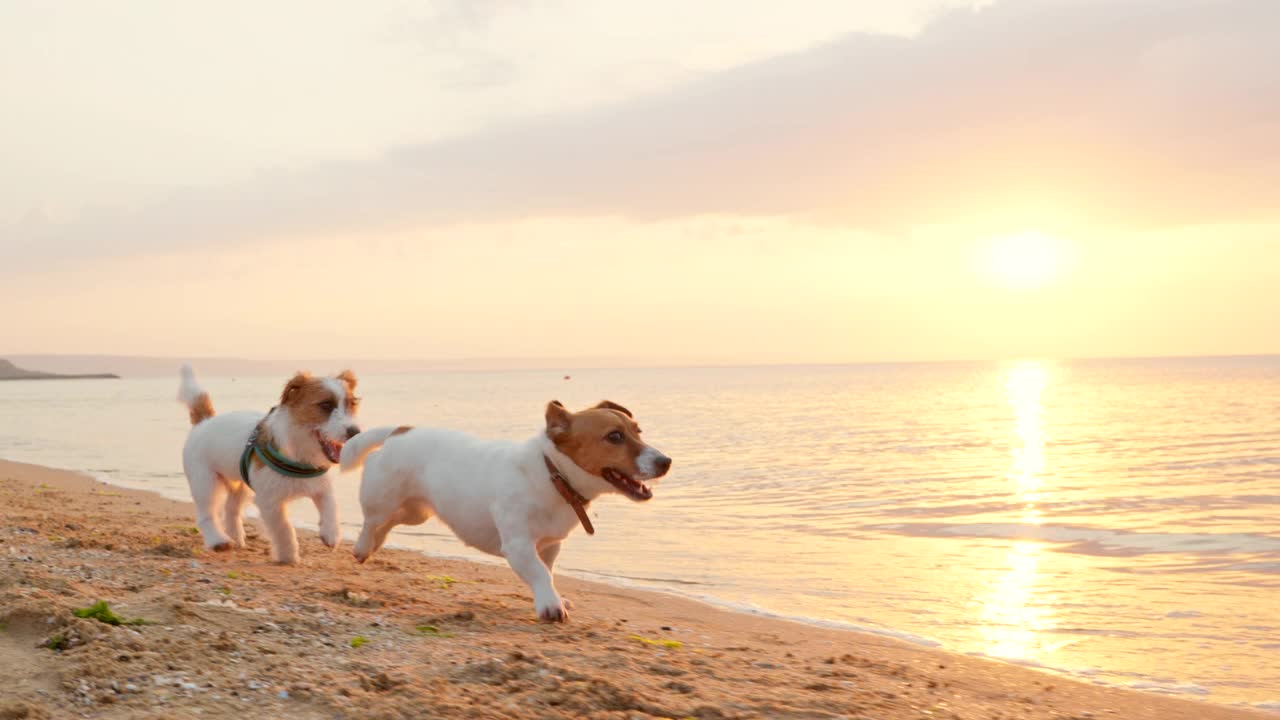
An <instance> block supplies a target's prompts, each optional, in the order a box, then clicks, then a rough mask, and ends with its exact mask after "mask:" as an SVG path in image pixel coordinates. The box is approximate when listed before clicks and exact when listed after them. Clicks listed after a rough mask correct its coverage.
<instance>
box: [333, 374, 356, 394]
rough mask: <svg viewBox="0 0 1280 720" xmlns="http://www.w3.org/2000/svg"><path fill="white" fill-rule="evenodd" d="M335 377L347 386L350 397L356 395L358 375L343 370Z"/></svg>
mask: <svg viewBox="0 0 1280 720" xmlns="http://www.w3.org/2000/svg"><path fill="white" fill-rule="evenodd" d="M334 377H336V378H338V379H339V380H341V381H342V382H343V383H344V384H345V385H346V386H347V394H348V395H351V394H353V393H355V391H356V374H355V373H353V372H351V371H350V370H343V371H342V372H340V373H338V374H337V375H334Z"/></svg>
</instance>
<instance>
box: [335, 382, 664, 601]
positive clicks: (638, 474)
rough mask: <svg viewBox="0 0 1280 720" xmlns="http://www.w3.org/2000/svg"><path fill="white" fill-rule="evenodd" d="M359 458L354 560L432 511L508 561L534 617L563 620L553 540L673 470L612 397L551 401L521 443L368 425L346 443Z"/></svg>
mask: <svg viewBox="0 0 1280 720" xmlns="http://www.w3.org/2000/svg"><path fill="white" fill-rule="evenodd" d="M378 447H382V448H383V449H382V450H381V451H380V452H377V453H374V454H373V455H372V456H371V457H368V460H367V461H366V459H365V458H366V457H367V456H369V453H370V452H372V451H373V450H374V449H376V448H378ZM362 463H363V464H364V466H365V468H364V477H363V480H362V482H361V486H360V505H361V506H362V507H363V508H364V527H363V529H362V530H361V531H360V539H359V540H357V541H356V546H355V556H356V560H357V561H359V562H364V561H365V560H367V559H368V558H369V556H370V555H372V554H373V553H374V552H376V551H377V550H378V548H380V547H382V544H383V543H384V542H385V541H386V539H387V533H388V532H390V531H391V529H392V528H393V527H395V526H397V525H418V524H421V523H423V522H426V520H427V518H429V517H430V516H432V515H436V516H438V517H439V518H440V520H441V521H442V522H443V523H444V524H445V525H447V526H448V527H449V529H451V530H453V532H454V534H456V535H457V536H458V538H459V539H461V540H462V541H463V542H465V543H466V544H468V545H470V546H472V547H474V548H476V549H478V550H482V551H484V552H486V553H489V554H491V555H498V556H501V557H505V558H506V559H507V562H508V563H509V564H510V565H511V568H512V569H513V570H515V571H516V573H517V574H518V575H519V576H520V577H521V579H523V580H524V581H525V582H526V583H527V584H528V585H529V587H530V589H532V590H533V603H534V608H535V609H536V610H537V613H538V617H539V618H541V619H543V620H549V621H564V620H565V619H567V618H568V611H567V603H566V602H565V601H564V600H562V599H561V597H560V595H559V593H557V592H556V588H555V581H554V580H553V578H552V571H553V569H554V567H555V562H556V556H557V555H558V554H559V553H560V543H561V542H562V541H563V540H564V539H565V538H566V537H568V535H569V533H570V532H571V531H572V530H573V529H574V528H575V527H577V526H578V524H579V523H582V525H583V526H584V528H585V529H586V530H587V532H588V533H591V532H594V530H593V528H592V527H591V521H590V520H589V519H588V518H587V514H586V505H587V503H589V502H590V501H592V500H594V499H595V498H597V497H599V496H600V495H602V494H604V493H617V494H620V495H623V496H625V497H628V498H631V499H632V500H636V501H643V500H648V499H649V498H651V497H653V492H652V491H651V490H650V489H649V486H648V485H647V484H645V481H646V480H654V479H656V478H660V477H662V476H663V475H665V474H666V473H667V471H668V470H670V469H671V458H669V457H667V456H666V455H663V454H662V453H660V452H658V451H657V450H656V449H654V448H652V447H649V446H648V445H646V444H645V443H644V441H643V440H641V439H640V427H639V426H638V425H636V423H635V420H634V419H633V418H632V416H631V413H630V412H629V411H628V410H627V409H626V408H624V407H622V406H621V405H617V404H615V403H611V402H608V401H605V402H602V403H600V404H599V405H596V406H595V407H592V408H589V409H587V410H583V411H582V412H577V413H572V412H569V411H568V410H567V409H565V407H564V406H563V405H561V404H560V403H559V402H552V403H551V404H549V405H548V406H547V413H546V429H545V430H544V431H542V432H539V433H538V434H537V435H536V436H534V437H533V438H532V439H530V440H528V441H526V442H523V443H516V442H502V441H483V440H477V439H475V438H473V437H471V436H469V435H464V434H461V433H456V432H450V431H447V430H429V429H414V428H410V427H398V428H391V427H382V428H374V429H372V430H367V431H365V432H363V433H360V434H359V435H357V436H355V437H354V438H352V439H351V441H350V442H348V443H347V445H346V447H345V448H343V450H342V469H343V470H350V469H352V468H356V467H359V466H360V465H361V464H362Z"/></svg>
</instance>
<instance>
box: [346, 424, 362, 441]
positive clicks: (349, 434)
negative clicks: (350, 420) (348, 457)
mask: <svg viewBox="0 0 1280 720" xmlns="http://www.w3.org/2000/svg"><path fill="white" fill-rule="evenodd" d="M359 434H360V428H358V427H356V426H355V425H352V426H351V427H349V428H347V439H348V440H350V439H351V438H353V437H355V436H357V435H359Z"/></svg>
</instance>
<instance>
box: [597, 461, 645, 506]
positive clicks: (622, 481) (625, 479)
mask: <svg viewBox="0 0 1280 720" xmlns="http://www.w3.org/2000/svg"><path fill="white" fill-rule="evenodd" d="M600 475H601V477H603V478H604V479H605V480H607V481H608V482H609V484H610V485H612V486H614V487H615V488H617V489H618V492H620V493H622V494H623V495H626V496H627V497H629V498H631V499H632V500H648V499H649V498H652V497H653V491H652V490H650V489H649V486H648V485H645V484H644V483H643V482H641V481H639V480H636V479H635V478H633V477H631V476H630V475H628V474H626V473H624V472H622V471H621V470H615V469H614V468H610V467H607V468H605V469H604V470H603V471H602V472H601V473H600Z"/></svg>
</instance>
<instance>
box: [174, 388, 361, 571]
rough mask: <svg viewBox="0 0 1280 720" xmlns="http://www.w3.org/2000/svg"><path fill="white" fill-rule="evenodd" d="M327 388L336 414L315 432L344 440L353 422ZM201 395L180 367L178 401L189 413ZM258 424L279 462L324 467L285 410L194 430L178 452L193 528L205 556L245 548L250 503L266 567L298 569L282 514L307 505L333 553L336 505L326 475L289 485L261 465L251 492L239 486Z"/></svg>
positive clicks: (253, 471) (308, 431)
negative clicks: (302, 502)
mask: <svg viewBox="0 0 1280 720" xmlns="http://www.w3.org/2000/svg"><path fill="white" fill-rule="evenodd" d="M326 382H328V379H326ZM334 382H336V384H337V387H336V388H335V387H334V386H330V388H331V389H334V390H335V394H338V403H339V407H340V409H339V410H335V411H334V412H333V413H332V414H331V415H330V418H329V420H328V422H326V423H325V424H324V425H322V426H321V427H320V428H318V429H319V430H320V432H322V433H323V434H325V435H327V436H328V437H330V438H331V439H335V440H340V439H343V438H345V437H346V428H351V427H354V426H353V423H354V418H352V417H351V416H350V415H347V414H346V412H345V410H344V409H341V408H342V405H343V403H342V401H343V400H344V399H345V397H346V385H345V384H344V383H342V382H341V381H334ZM203 393H204V391H203V390H201V389H200V386H199V384H198V383H197V382H196V379H195V374H194V373H193V372H192V370H191V368H190V367H189V366H184V367H183V369H182V384H181V386H180V388H179V394H178V397H179V399H180V400H181V401H182V402H184V403H185V404H187V406H188V407H190V405H191V403H192V402H193V401H194V400H195V399H196V398H198V397H199V396H200V395H201V394H203ZM339 415H341V417H340V418H339ZM263 417H266V424H267V426H268V427H270V429H271V432H272V435H273V437H274V438H275V442H276V447H277V448H279V449H280V451H281V452H282V453H284V455H285V456H286V457H289V458H291V459H294V460H298V461H300V462H304V463H309V464H312V465H316V466H321V465H327V464H329V460H328V459H327V458H325V456H324V453H323V451H321V449H320V445H319V443H318V442H317V441H316V439H315V431H316V430H317V428H314V427H302V426H300V425H299V424H298V423H295V422H294V421H293V420H292V419H291V418H290V417H289V412H288V410H287V409H286V408H285V407H278V408H276V409H274V410H273V411H271V413H270V414H269V415H267V414H265V413H261V412H254V411H240V412H230V413H226V414H221V415H215V416H214V417H211V418H209V419H207V420H204V421H203V422H201V423H199V424H197V425H195V426H194V427H192V428H191V432H190V433H189V434H188V435H187V442H186V444H185V445H183V448H182V468H183V470H184V472H186V475H187V482H188V484H189V485H190V487H191V498H192V500H193V501H194V502H195V505H196V525H197V527H199V529H200V534H201V535H202V536H203V537H204V544H205V547H207V548H209V549H211V550H227V549H230V548H231V547H232V546H235V547H237V548H243V547H244V545H245V536H244V508H245V506H246V505H247V504H248V503H249V500H251V499H252V500H253V501H254V502H255V503H256V504H257V505H258V510H259V513H260V515H261V519H262V525H263V529H264V530H265V531H266V534H267V537H268V538H270V540H271V558H272V560H274V561H275V562H278V563H287V564H296V563H297V562H298V561H299V555H298V538H297V534H296V533H295V531H294V528H293V524H292V523H290V522H289V516H288V512H287V507H286V506H287V505H288V504H289V503H290V502H292V501H294V500H296V499H298V498H303V497H306V498H310V499H311V500H312V502H314V503H315V505H316V509H317V510H319V511H320V539H321V541H323V542H324V544H325V545H327V546H329V547H331V548H332V547H337V545H338V542H339V539H340V536H339V532H338V505H337V502H336V500H335V498H334V494H333V483H332V480H331V479H330V476H329V475H328V474H325V475H321V476H320V477H316V478H291V477H286V476H284V475H281V474H279V473H277V472H275V471H274V470H271V469H270V468H269V467H267V466H264V465H251V466H250V471H249V472H250V477H249V480H250V483H251V484H252V488H250V487H249V486H246V485H245V483H244V481H243V480H242V479H241V478H240V456H241V454H242V453H243V452H244V447H245V444H246V443H247V442H248V440H249V435H250V434H252V432H253V428H254V427H255V426H256V425H257V424H258V423H259V422H260V421H261V420H262V419H263ZM339 420H340V421H341V423H342V430H341V431H340V432H337V431H336V430H337V427H335V426H336V424H337V421H339Z"/></svg>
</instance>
